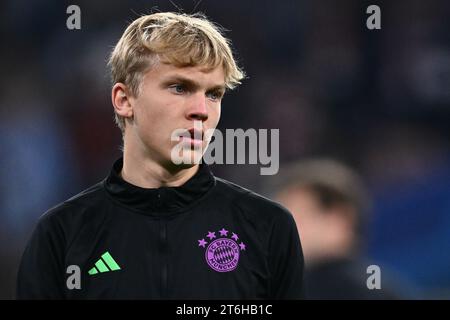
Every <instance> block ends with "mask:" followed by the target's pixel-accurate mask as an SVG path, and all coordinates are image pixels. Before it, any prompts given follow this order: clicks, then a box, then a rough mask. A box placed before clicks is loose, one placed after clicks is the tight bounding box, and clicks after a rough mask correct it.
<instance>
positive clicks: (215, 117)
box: [125, 62, 225, 166]
mask: <svg viewBox="0 0 450 320" xmlns="http://www.w3.org/2000/svg"><path fill="white" fill-rule="evenodd" d="M224 82H225V76H224V71H223V68H222V66H219V67H217V68H215V69H212V70H207V69H205V68H202V67H199V66H196V67H183V68H179V67H175V66H173V65H170V64H164V63H161V62H157V63H156V64H155V65H153V66H152V67H151V68H150V70H149V71H148V72H147V73H145V75H144V76H143V79H142V83H141V87H140V91H139V95H138V96H137V97H131V98H129V103H130V106H131V108H132V114H133V120H132V121H128V122H127V124H126V128H125V130H126V134H125V139H131V140H133V141H132V143H131V145H135V146H139V148H141V151H143V153H144V154H145V155H146V156H148V157H151V158H152V159H153V160H155V161H156V162H158V163H160V164H161V165H163V166H173V165H174V164H173V161H172V150H173V148H174V147H175V146H176V145H180V144H181V143H182V146H183V148H182V152H183V154H184V157H183V158H185V157H188V158H190V159H191V158H193V157H197V158H198V159H200V158H201V156H202V154H203V152H204V151H205V149H206V147H207V144H208V141H207V140H208V139H207V138H206V137H205V136H204V135H203V136H202V133H204V132H206V130H209V129H215V128H216V126H217V124H218V122H219V119H220V109H221V100H222V97H223V94H224V92H225V83H224ZM194 123H195V129H196V130H197V131H196V132H195V136H194ZM180 129H182V130H184V132H185V134H184V136H185V137H183V138H180V137H179V135H178V134H177V136H178V140H176V141H172V140H174V138H173V134H174V132H176V131H175V130H177V131H180ZM187 130H190V132H189V133H188V131H187ZM191 134H192V138H191ZM125 142H127V141H125ZM193 165H194V164H192V165H189V164H188V165H187V166H193Z"/></svg>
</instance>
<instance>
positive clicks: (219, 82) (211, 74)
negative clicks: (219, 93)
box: [144, 61, 225, 86]
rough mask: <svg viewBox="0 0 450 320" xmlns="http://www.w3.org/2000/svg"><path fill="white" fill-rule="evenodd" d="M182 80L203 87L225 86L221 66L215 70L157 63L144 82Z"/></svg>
mask: <svg viewBox="0 0 450 320" xmlns="http://www.w3.org/2000/svg"><path fill="white" fill-rule="evenodd" d="M176 78H182V79H186V80H190V81H192V82H195V83H198V84H200V85H202V86H225V72H224V69H223V67H222V66H221V65H219V66H217V67H215V68H207V67H205V66H187V67H177V66H175V65H173V64H168V63H163V62H160V61H157V62H155V63H153V64H152V65H151V67H150V69H149V70H147V72H145V73H144V81H145V82H146V81H166V80H170V79H176Z"/></svg>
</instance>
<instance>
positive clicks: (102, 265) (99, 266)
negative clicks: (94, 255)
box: [95, 259, 109, 272]
mask: <svg viewBox="0 0 450 320" xmlns="http://www.w3.org/2000/svg"><path fill="white" fill-rule="evenodd" d="M95 266H96V267H97V269H98V271H100V272H108V271H109V269H108V267H107V266H106V265H105V263H104V262H103V260H102V259H99V260H98V261H97V262H96V263H95Z"/></svg>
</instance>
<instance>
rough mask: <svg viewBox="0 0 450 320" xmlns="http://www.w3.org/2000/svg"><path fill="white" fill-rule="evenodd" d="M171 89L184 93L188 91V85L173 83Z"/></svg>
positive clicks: (177, 92)
mask: <svg viewBox="0 0 450 320" xmlns="http://www.w3.org/2000/svg"><path fill="white" fill-rule="evenodd" d="M169 89H170V90H171V91H172V92H174V93H176V94H183V93H185V92H186V87H185V86H184V85H182V84H173V85H171V86H169Z"/></svg>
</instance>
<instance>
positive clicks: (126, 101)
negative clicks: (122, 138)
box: [111, 82, 133, 118]
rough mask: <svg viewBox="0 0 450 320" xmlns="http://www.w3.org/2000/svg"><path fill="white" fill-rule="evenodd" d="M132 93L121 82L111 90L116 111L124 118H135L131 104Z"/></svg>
mask: <svg viewBox="0 0 450 320" xmlns="http://www.w3.org/2000/svg"><path fill="white" fill-rule="evenodd" d="M130 98H131V96H130V93H129V90H128V88H127V86H126V85H124V84H123V83H121V82H118V83H116V84H115V85H114V86H113V87H112V90H111V100H112V104H113V106H114V111H115V112H116V113H117V114H118V115H120V116H122V117H124V118H132V117H133V108H132V107H131V103H130Z"/></svg>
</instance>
